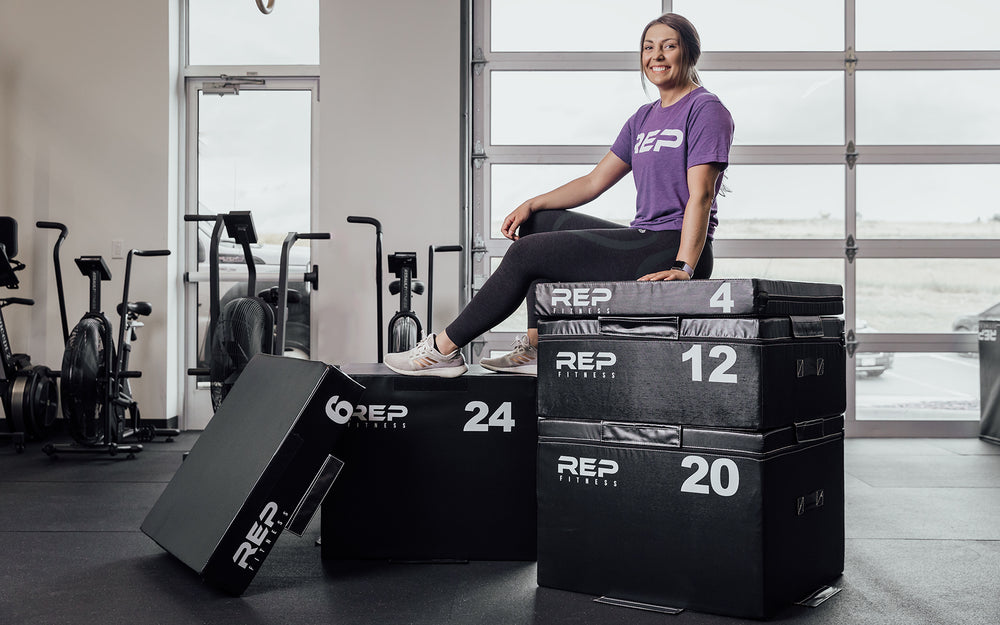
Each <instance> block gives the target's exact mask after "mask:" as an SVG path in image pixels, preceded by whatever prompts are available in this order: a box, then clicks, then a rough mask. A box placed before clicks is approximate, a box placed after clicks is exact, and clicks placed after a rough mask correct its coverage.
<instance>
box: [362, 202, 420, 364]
mask: <svg viewBox="0 0 1000 625" xmlns="http://www.w3.org/2000/svg"><path fill="white" fill-rule="evenodd" d="M347 222H348V223H352V224H368V225H370V226H374V227H375V309H376V314H377V315H378V320H377V326H376V327H377V328H378V330H377V331H378V361H379V362H382V361H383V358H384V354H383V338H382V223H381V222H380V221H379V220H378V219H375V218H374V217H359V216H354V215H352V216H350V217H348V218H347ZM389 271H390V272H392V273H393V274H394V275H395V276H396V279H395V280H393V281H392V282H390V283H389V293H390V294H391V295H398V296H399V310H398V311H396V314H394V315H393V316H392V319H390V320H389V353H396V352H405V351H406V350H408V349H411V348H412V347H414V346H415V345H416V344H417V343H418V342H419V341H420V339H421V338H423V329H422V328H421V326H420V319H418V318H417V315H416V314H414V312H413V309H412V307H411V303H412V296H413V295H414V294H415V295H421V294H422V293H423V292H424V283H423V282H420V281H419V280H417V279H416V277H417V254H416V252H396V253H394V254H390V255H389Z"/></svg>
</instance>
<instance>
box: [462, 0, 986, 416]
mask: <svg viewBox="0 0 1000 625" xmlns="http://www.w3.org/2000/svg"><path fill="white" fill-rule="evenodd" d="M856 1H857V0H844V11H845V20H844V49H843V50H842V51H828V52H710V51H709V52H704V51H703V53H702V57H701V60H700V61H699V64H698V67H699V70H703V71H705V72H708V71H713V70H715V71H795V70H825V71H840V72H843V75H844V136H845V138H846V140H845V144H844V145H842V146H836V145H795V146H790V145H738V146H734V147H733V149H732V152H731V159H730V162H731V163H733V164H754V165H759V164H776V165H796V164H819V165H841V166H843V167H844V168H845V177H844V178H845V206H844V233H843V237H842V238H839V239H833V238H830V239H796V240H785V241H783V244H782V246H781V247H780V248H776V246H775V245H774V242H775V241H774V239H724V238H723V239H720V240H717V241H715V242H714V252H715V256H716V258H768V259H775V258H788V259H796V258H801V259H810V258H823V259H841V260H842V262H843V263H844V292H845V321H846V332H847V339H848V351H849V358H848V376H847V393H848V409H847V414H846V430H847V434H848V435H849V436H975V435H976V434H977V433H978V427H979V423H978V421H973V420H968V421H947V420H941V421H878V420H866V419H861V420H859V419H857V416H856V411H855V400H856V390H857V389H856V377H855V374H854V367H855V360H856V359H855V358H854V354H855V353H860V352H874V351H890V352H929V353H935V352H937V353H950V352H971V351H976V350H977V348H978V344H977V337H976V335H975V334H974V333H968V334H960V333H921V334H914V333H892V332H873V333H867V332H866V333H864V334H859V333H857V332H856V312H857V305H856V286H857V264H856V263H855V259H868V258H893V259H898V258H942V259H943V258H962V259H965V258H984V259H986V258H993V259H995V258H1000V246H998V245H997V244H996V241H995V240H970V239H893V240H888V239H858V237H857V234H856V233H857V194H856V192H857V171H858V169H857V167H858V166H863V165H867V164H983V163H986V164H996V163H1000V146H998V145H858V144H857V143H856V141H855V140H854V138H855V137H856V117H857V109H856V101H857V98H856V95H857V94H856V76H857V72H860V71H908V70H949V69H950V70H969V69H981V70H996V69H1000V50H993V51H981V50H977V51H901V52H886V51H856V45H855V4H856ZM467 3H468V8H467V11H468V12H469V13H470V14H471V22H472V26H471V42H470V43H469V49H468V52H467V55H468V56H469V64H468V69H469V72H468V74H467V75H466V78H467V80H468V81H469V82H470V84H471V89H470V90H471V94H470V96H469V100H468V107H469V108H468V109H467V110H468V112H469V114H468V115H467V118H468V119H469V122H468V126H467V140H466V146H465V149H466V153H467V155H468V157H469V160H468V164H469V165H468V171H467V182H466V184H468V185H469V188H468V189H466V191H465V192H466V194H467V197H468V201H469V205H470V206H471V210H470V211H468V212H469V215H468V222H469V223H468V227H467V235H468V240H467V242H468V243H469V244H470V249H472V250H473V252H474V254H473V258H472V261H471V263H470V267H469V269H468V271H467V272H466V276H465V277H466V279H467V281H468V282H467V284H468V286H469V290H470V291H471V292H472V293H473V294H474V293H475V292H476V291H477V290H478V289H479V288H480V287H481V286H482V283H483V282H485V280H486V278H487V277H488V275H489V267H490V260H491V258H493V257H495V256H502V255H503V253H504V252H505V251H506V249H507V247H508V246H509V245H510V242H509V241H507V240H506V239H491V238H490V215H491V206H490V184H491V175H490V165H491V164H494V163H495V164H525V163H528V164H594V163H596V162H597V161H598V160H599V159H600V158H601V157H602V156H603V155H604V154H605V153H606V152H607V146H606V145H603V146H558V145H552V146H540V145H532V146H517V145H502V146H494V145H491V144H490V142H489V138H490V136H491V135H490V102H491V93H490V90H491V75H492V72H494V71H504V70H508V71H509V70H522V71H525V70H528V71H530V70H542V71H544V70H576V71H586V70H633V71H636V72H638V56H637V54H638V53H637V52H635V53H633V52H575V53H573V52H502V53H500V52H492V51H491V49H490V29H489V15H490V10H491V4H492V0H467ZM672 5H673V2H672V0H664V1H663V2H662V9H663V12H669V11H670V10H671V9H672ZM609 141H610V138H609ZM852 248H853V249H852ZM513 337H514V333H499V332H497V333H493V332H489V333H486V334H484V335H483V336H482V337H480V338H477V339H476V340H475V341H474V342H473V345H471V346H470V348H469V352H470V354H469V355H470V357H471V358H473V359H478V358H479V356H480V354H488V353H489V352H490V351H492V350H502V351H505V350H507V349H508V345H509V343H510V341H511V340H512V339H513Z"/></svg>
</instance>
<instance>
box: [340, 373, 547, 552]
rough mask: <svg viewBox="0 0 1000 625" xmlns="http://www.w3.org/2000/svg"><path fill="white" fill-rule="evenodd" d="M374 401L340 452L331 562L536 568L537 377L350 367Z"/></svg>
mask: <svg viewBox="0 0 1000 625" xmlns="http://www.w3.org/2000/svg"><path fill="white" fill-rule="evenodd" d="M344 371H345V372H346V373H348V375H350V376H351V378H352V379H354V380H357V381H358V382H359V383H361V384H363V385H364V386H365V392H364V395H363V396H362V398H361V400H360V401H359V402H358V405H357V407H356V409H355V412H354V416H353V418H352V419H351V421H350V423H349V424H348V429H347V432H346V433H345V435H344V437H343V438H342V439H340V440H339V441H338V442H337V445H336V446H335V447H334V451H333V453H334V454H336V455H337V457H339V458H341V459H342V460H343V461H344V468H343V470H342V471H341V474H340V477H339V478H338V479H337V483H336V485H335V486H334V488H333V489H332V490H331V491H330V494H329V495H328V496H327V498H326V499H325V500H324V502H323V513H322V516H321V523H322V536H323V541H322V542H323V547H322V551H323V557H324V558H344V559H389V560H534V559H535V534H536V532H535V512H536V505H535V462H536V448H537V442H538V429H537V427H536V415H535V379H534V378H533V377H530V376H523V375H511V374H498V373H490V372H487V371H485V370H484V369H483V368H482V367H479V366H473V367H471V369H470V371H469V372H468V373H467V374H465V375H463V376H461V377H458V378H452V379H444V378H436V377H407V376H401V375H397V374H395V373H393V372H392V371H390V370H389V369H388V368H386V367H385V366H384V365H375V364H370V365H348V366H345V367H344Z"/></svg>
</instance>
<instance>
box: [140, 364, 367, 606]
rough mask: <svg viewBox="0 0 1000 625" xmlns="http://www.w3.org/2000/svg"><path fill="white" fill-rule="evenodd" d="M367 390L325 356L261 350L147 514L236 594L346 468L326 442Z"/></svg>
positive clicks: (173, 548)
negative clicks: (264, 353)
mask: <svg viewBox="0 0 1000 625" xmlns="http://www.w3.org/2000/svg"><path fill="white" fill-rule="evenodd" d="M363 390H364V389H363V388H362V387H361V386H360V385H358V384H357V383H356V382H354V381H353V380H351V379H350V378H348V377H347V376H345V375H344V374H342V373H340V372H339V371H338V370H337V369H335V368H333V367H330V366H328V365H325V364H323V363H320V362H311V361H305V360H296V359H292V358H280V357H276V356H256V357H254V359H253V360H251V361H250V363H249V364H248V365H247V367H246V369H244V371H243V372H242V373H241V374H240V377H239V378H238V379H237V381H236V384H235V385H234V386H233V388H232V390H231V391H230V392H229V394H228V395H227V396H226V399H225V401H224V402H223V404H222V405H221V406H220V407H219V410H218V411H217V412H216V413H215V416H213V417H212V420H211V422H209V424H208V427H207V428H205V431H204V432H203V433H202V434H201V436H200V437H199V438H198V441H197V442H196V443H195V445H194V447H193V448H192V449H191V452H190V453H189V454H188V457H187V459H186V460H185V461H184V462H182V463H181V466H180V468H179V469H178V470H177V472H176V473H175V474H174V477H173V479H172V480H171V481H170V483H169V484H167V487H166V489H165V490H164V491H163V494H162V495H161V496H160V498H159V499H158V500H157V502H156V504H154V506H153V508H152V509H151V510H150V511H149V514H148V515H147V516H146V519H145V520H144V521H143V523H142V531H143V532H145V533H146V534H147V535H148V536H149V537H150V538H152V539H153V540H155V541H156V542H157V543H158V544H159V545H160V546H161V547H163V548H164V549H165V550H167V551H168V552H170V553H171V554H173V555H174V556H176V557H177V558H178V559H180V560H181V561H182V562H184V564H186V565H188V566H189V567H191V568H192V569H194V570H195V571H197V572H198V573H200V574H201V576H202V577H203V578H204V579H205V581H207V582H209V583H211V584H212V585H214V586H216V587H218V588H221V589H222V590H225V591H226V592H229V593H232V594H236V595H239V594H241V593H242V592H243V591H244V590H246V588H247V586H248V585H249V584H250V582H251V581H252V580H253V578H254V576H255V575H256V574H257V571H258V570H259V569H260V566H261V564H262V563H263V562H264V558H266V557H267V554H268V553H269V552H270V550H271V548H272V547H273V545H274V542H275V541H276V540H277V539H278V536H279V535H280V534H281V532H282V530H284V529H287V530H289V531H290V532H293V533H296V534H301V532H302V531H303V530H304V529H305V527H306V525H307V524H308V522H309V519H310V518H311V516H312V514H313V512H314V511H315V510H316V508H317V507H318V506H319V503H320V501H321V500H322V498H323V496H324V495H325V494H326V491H327V490H328V489H329V487H330V485H331V484H332V482H333V480H334V479H336V477H337V473H338V472H339V470H340V467H341V464H342V463H341V462H340V461H339V460H337V459H336V458H335V457H333V456H331V455H330V453H329V451H330V446H331V444H332V442H333V441H334V440H336V438H337V437H338V436H339V435H340V432H341V431H342V430H344V429H345V426H344V424H345V423H347V420H348V419H349V418H350V415H351V414H352V413H353V411H354V404H355V403H356V401H357V399H358V398H359V397H360V396H361V392H362V391H363Z"/></svg>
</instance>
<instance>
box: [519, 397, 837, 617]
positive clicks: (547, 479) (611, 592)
mask: <svg viewBox="0 0 1000 625" xmlns="http://www.w3.org/2000/svg"><path fill="white" fill-rule="evenodd" d="M538 430H539V445H538V584H539V585H540V586H546V587H550V588H559V589H562V590H570V591H575V592H581V593H587V594H592V595H603V596H606V597H609V598H614V599H619V600H626V601H633V602H640V603H646V604H653V605H660V606H669V607H674V608H686V609H690V610H696V611H700V612H712V613H716V614H725V615H729V616H738V617H749V618H765V617H768V616H771V615H773V614H774V613H775V612H776V611H778V610H780V609H781V608H783V607H785V606H787V605H790V604H792V603H794V602H796V601H798V600H801V599H803V598H805V597H807V596H808V595H809V594H810V593H812V592H814V591H816V590H817V589H819V588H821V587H823V586H825V585H827V584H830V583H831V582H833V581H834V580H835V579H836V578H837V577H838V576H839V575H840V574H841V573H842V571H843V568H844V464H843V454H844V439H843V417H842V416H838V417H832V418H827V419H817V420H814V421H808V422H802V423H798V424H796V425H794V426H788V427H784V428H778V429H775V430H771V431H768V432H737V431H733V430H721V429H713V428H697V427H691V426H669V425H660V424H637V423H621V422H613V421H582V420H561V419H540V420H539V423H538Z"/></svg>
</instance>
